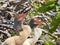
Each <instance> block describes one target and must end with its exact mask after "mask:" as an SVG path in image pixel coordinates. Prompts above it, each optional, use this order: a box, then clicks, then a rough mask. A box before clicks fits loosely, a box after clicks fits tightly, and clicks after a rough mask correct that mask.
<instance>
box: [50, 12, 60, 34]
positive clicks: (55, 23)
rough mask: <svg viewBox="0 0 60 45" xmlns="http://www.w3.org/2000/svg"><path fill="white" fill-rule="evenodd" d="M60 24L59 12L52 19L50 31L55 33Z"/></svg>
mask: <svg viewBox="0 0 60 45" xmlns="http://www.w3.org/2000/svg"><path fill="white" fill-rule="evenodd" d="M59 24H60V13H58V15H57V16H56V17H55V18H54V19H53V20H52V22H51V24H50V28H49V32H50V33H53V32H54V31H55V30H56V29H57V28H58V25H59Z"/></svg>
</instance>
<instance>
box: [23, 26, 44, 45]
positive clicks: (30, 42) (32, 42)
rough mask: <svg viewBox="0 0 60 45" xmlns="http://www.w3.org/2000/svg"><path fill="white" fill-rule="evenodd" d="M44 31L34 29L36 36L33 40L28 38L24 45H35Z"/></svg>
mask: <svg viewBox="0 0 60 45" xmlns="http://www.w3.org/2000/svg"><path fill="white" fill-rule="evenodd" d="M42 30H43V29H41V28H37V27H36V28H35V29H34V35H33V37H32V38H28V39H26V40H25V41H24V43H23V45H35V44H36V42H37V41H38V39H39V38H40V36H41V35H42Z"/></svg>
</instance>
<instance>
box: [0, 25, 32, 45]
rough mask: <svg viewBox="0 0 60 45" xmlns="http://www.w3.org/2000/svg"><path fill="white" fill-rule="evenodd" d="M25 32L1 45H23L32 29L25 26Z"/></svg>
mask: <svg viewBox="0 0 60 45" xmlns="http://www.w3.org/2000/svg"><path fill="white" fill-rule="evenodd" d="M22 29H23V31H20V32H19V36H13V37H10V38H8V39H6V40H5V41H4V42H3V43H2V44H1V45H22V44H23V42H24V41H25V40H26V39H27V37H28V36H29V34H30V33H31V28H30V26H29V25H23V27H22Z"/></svg>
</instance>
